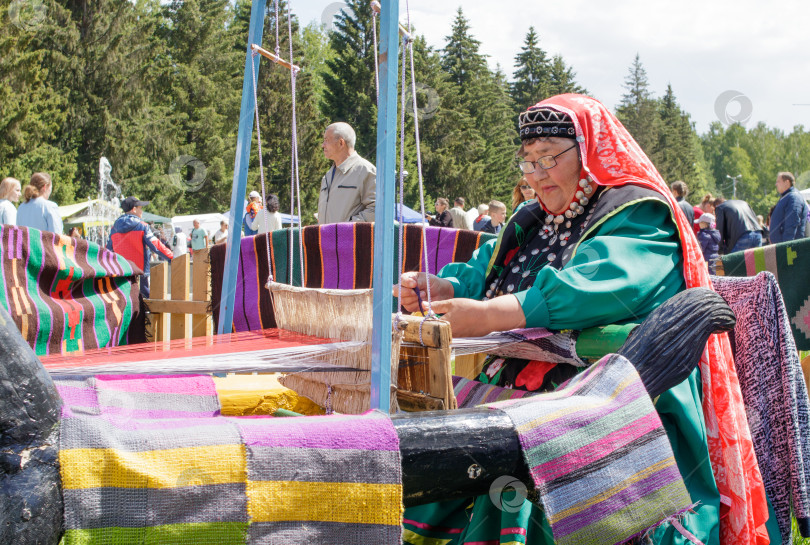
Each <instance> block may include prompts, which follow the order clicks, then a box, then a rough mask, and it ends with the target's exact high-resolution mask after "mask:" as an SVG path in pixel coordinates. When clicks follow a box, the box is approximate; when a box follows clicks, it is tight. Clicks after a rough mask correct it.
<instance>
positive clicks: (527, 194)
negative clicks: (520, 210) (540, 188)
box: [520, 178, 537, 201]
mask: <svg viewBox="0 0 810 545" xmlns="http://www.w3.org/2000/svg"><path fill="white" fill-rule="evenodd" d="M520 193H521V195H523V200H524V201H528V200H531V199H533V198H535V197H536V196H537V194H536V193H535V191H534V188H532V186H530V185H529V182H527V181H526V178H523V179H522V180H521V181H520Z"/></svg>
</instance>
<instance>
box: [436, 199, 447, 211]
mask: <svg viewBox="0 0 810 545" xmlns="http://www.w3.org/2000/svg"><path fill="white" fill-rule="evenodd" d="M435 206H436V213H437V214H441V213H442V212H444V211H445V210H446V209H447V207H446V206H445V205H444V203H440V202H439V201H436V205H435Z"/></svg>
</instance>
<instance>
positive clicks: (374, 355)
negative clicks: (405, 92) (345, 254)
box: [371, 0, 399, 413]
mask: <svg viewBox="0 0 810 545" xmlns="http://www.w3.org/2000/svg"><path fill="white" fill-rule="evenodd" d="M398 47H399V0H383V1H382V13H381V16H380V53H379V54H380V57H379V60H380V98H379V101H378V104H377V204H376V206H375V211H374V275H373V279H372V285H373V288H374V317H373V326H374V336H373V338H372V341H371V407H372V408H374V409H380V410H381V411H383V412H385V413H388V412H390V410H391V399H390V397H391V396H390V395H389V392H390V387H391V312H392V310H393V308H392V297H391V296H392V287H391V279H392V278H393V277H394V259H393V253H394V194H395V192H396V187H395V183H394V174H395V170H396V166H395V165H396V158H395V157H396V150H395V147H396V146H395V143H396V119H397V59H398V58H399V55H397V51H398Z"/></svg>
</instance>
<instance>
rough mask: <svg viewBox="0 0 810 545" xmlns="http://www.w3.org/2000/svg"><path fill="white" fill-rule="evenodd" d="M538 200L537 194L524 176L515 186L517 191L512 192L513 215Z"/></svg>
mask: <svg viewBox="0 0 810 545" xmlns="http://www.w3.org/2000/svg"><path fill="white" fill-rule="evenodd" d="M536 200H537V193H536V192H535V191H534V188H533V187H532V186H531V184H529V182H528V181H527V180H526V176H523V177H522V178H521V179H520V181H519V182H518V183H517V185H516V186H515V189H513V190H512V213H513V214H516V213H517V211H518V210H520V209H521V208H523V207H524V206H526V204H528V203H532V202H535V201H536Z"/></svg>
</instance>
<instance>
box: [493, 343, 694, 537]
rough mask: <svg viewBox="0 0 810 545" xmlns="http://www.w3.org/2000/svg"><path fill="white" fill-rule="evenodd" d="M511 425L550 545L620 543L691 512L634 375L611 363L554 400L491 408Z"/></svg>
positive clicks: (622, 363)
mask: <svg viewBox="0 0 810 545" xmlns="http://www.w3.org/2000/svg"><path fill="white" fill-rule="evenodd" d="M489 406H490V407H494V408H498V409H501V410H503V411H505V412H506V413H507V414H508V415H509V417H510V418H511V419H512V421H513V422H514V424H515V426H516V428H517V431H518V435H519V437H520V442H521V445H522V448H523V454H524V457H525V458H526V462H527V463H528V466H529V469H530V471H531V475H532V478H533V479H534V482H535V485H536V488H537V491H538V492H539V494H540V500H541V501H542V504H543V507H544V508H545V512H546V516H547V518H548V521H549V523H550V524H551V529H552V531H553V533H554V541H555V543H558V544H561V545H567V544H571V545H574V544H579V545H584V544H610V543H622V542H624V541H626V540H628V539H630V538H631V537H633V536H635V535H639V534H643V533H645V532H646V531H647V530H648V529H652V528H654V527H656V526H658V525H659V524H661V523H662V522H665V521H667V520H670V519H672V518H673V517H677V516H678V515H679V514H681V513H683V512H685V511H686V510H688V509H689V508H690V507H691V503H692V502H691V500H690V498H689V493H688V492H687V490H686V487H685V486H684V483H683V479H682V478H681V474H680V472H679V471H678V466H677V465H676V463H675V458H674V456H673V454H672V448H671V447H670V444H669V439H668V438H667V435H666V432H665V431H664V428H663V426H662V425H661V420H660V418H659V417H658V413H657V412H656V411H655V408H654V407H653V404H652V400H651V399H650V397H649V395H648V394H647V391H646V390H645V389H644V385H643V384H642V382H641V379H640V378H639V376H638V373H637V372H636V370H635V368H634V367H633V365H632V364H631V363H630V362H629V361H627V359H625V358H624V357H622V356H619V355H617V354H611V355H608V356H605V357H604V358H602V359H601V360H599V362H598V363H596V364H594V365H593V366H592V367H590V368H589V369H587V370H586V371H584V372H582V373H580V374H579V375H577V376H575V377H574V378H572V379H571V380H570V381H568V382H567V383H566V384H564V385H563V386H561V387H560V388H559V389H557V390H555V391H554V392H549V393H543V394H539V395H536V396H531V397H528V398H525V399H518V400H509V401H502V402H499V403H494V404H492V405H489Z"/></svg>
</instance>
